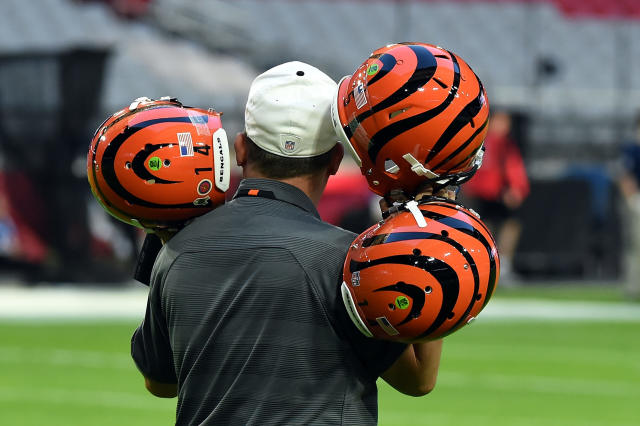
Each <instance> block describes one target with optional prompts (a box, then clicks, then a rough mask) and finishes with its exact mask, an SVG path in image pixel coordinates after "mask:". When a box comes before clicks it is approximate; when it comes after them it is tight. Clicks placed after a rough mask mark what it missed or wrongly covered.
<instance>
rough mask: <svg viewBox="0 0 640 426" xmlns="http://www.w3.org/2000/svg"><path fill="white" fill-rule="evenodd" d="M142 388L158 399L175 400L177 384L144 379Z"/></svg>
mask: <svg viewBox="0 0 640 426" xmlns="http://www.w3.org/2000/svg"><path fill="white" fill-rule="evenodd" d="M144 387H145V388H147V390H148V391H149V392H150V393H151V394H152V395H154V396H157V397H158V398H175V397H176V396H177V395H178V384H177V383H160V382H156V381H154V380H151V379H149V378H147V377H145V378H144Z"/></svg>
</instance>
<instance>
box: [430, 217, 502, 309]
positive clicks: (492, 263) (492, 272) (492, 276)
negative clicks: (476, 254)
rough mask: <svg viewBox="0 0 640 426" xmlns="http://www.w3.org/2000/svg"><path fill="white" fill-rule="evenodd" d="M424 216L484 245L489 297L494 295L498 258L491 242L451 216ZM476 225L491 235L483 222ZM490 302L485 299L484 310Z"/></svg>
mask: <svg viewBox="0 0 640 426" xmlns="http://www.w3.org/2000/svg"><path fill="white" fill-rule="evenodd" d="M442 207H448V206H444V205H443V206H442ZM422 215H423V216H424V217H427V218H429V219H433V220H435V221H437V222H440V223H442V224H445V225H448V226H451V227H452V228H455V229H457V230H458V231H460V232H462V233H464V234H467V235H469V236H470V237H473V238H475V239H476V240H478V241H480V242H481V243H482V245H483V246H484V247H485V249H486V250H487V254H488V255H489V283H488V287H487V295H491V294H493V290H494V289H495V287H496V283H497V282H498V274H497V265H496V257H495V256H494V253H493V251H492V249H491V244H490V243H489V241H487V239H486V238H485V237H484V236H483V235H482V234H481V233H480V232H478V231H477V230H475V229H473V228H472V227H469V226H468V225H467V224H466V223H465V222H462V221H460V220H457V219H454V218H452V217H449V216H445V215H441V214H438V213H435V212H430V211H423V212H422ZM476 223H477V225H478V226H481V227H482V228H484V229H485V231H486V232H487V234H489V235H491V233H490V232H489V230H488V229H487V228H486V227H485V225H484V224H483V223H482V222H480V221H479V220H478V221H477V222H476ZM488 302H489V298H488V297H487V298H485V301H484V304H483V305H482V307H483V308H484V307H485V306H486V304H487V303H488Z"/></svg>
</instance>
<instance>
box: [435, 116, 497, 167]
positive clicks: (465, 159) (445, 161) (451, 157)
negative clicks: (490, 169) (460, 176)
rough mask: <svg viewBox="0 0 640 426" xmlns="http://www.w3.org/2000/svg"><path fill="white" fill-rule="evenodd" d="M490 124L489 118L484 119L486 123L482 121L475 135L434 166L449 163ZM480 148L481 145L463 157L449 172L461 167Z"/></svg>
mask: <svg viewBox="0 0 640 426" xmlns="http://www.w3.org/2000/svg"><path fill="white" fill-rule="evenodd" d="M488 124H489V119H488V118H487V119H486V120H485V121H484V123H482V125H481V126H480V127H479V128H478V129H477V130H476V131H475V132H473V135H471V137H470V138H469V139H467V140H466V141H465V142H464V143H463V144H462V145H460V146H459V147H458V148H457V149H456V150H455V151H453V152H452V153H451V154H449V155H448V156H447V157H446V158H445V159H443V160H442V161H440V162H439V163H438V164H436V165H435V166H433V168H434V169H435V170H437V169H439V168H440V167H442V166H443V165H444V164H445V163H448V162H449V161H451V160H453V159H454V158H455V157H456V156H457V155H458V154H460V153H461V152H462V151H464V150H465V149H466V148H467V147H468V146H469V145H470V144H471V142H473V141H474V140H475V138H477V137H478V135H479V134H480V133H482V132H483V131H484V129H485V128H486V127H487V125H488ZM480 148H481V147H478V148H477V149H475V150H474V151H473V152H471V154H469V155H468V156H466V157H465V158H463V159H462V160H461V161H460V162H459V163H458V164H456V165H455V166H452V167H451V168H450V169H449V170H447V172H449V171H450V170H452V169H455V168H456V167H459V166H460V165H461V164H464V163H465V162H466V161H467V160H469V158H471V157H473V156H475V155H476V153H477V152H478V149H480Z"/></svg>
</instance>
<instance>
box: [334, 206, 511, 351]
mask: <svg viewBox="0 0 640 426" xmlns="http://www.w3.org/2000/svg"><path fill="white" fill-rule="evenodd" d="M432 200H433V201H429V202H427V203H425V204H417V203H416V202H415V201H412V202H410V204H413V205H411V208H410V209H408V210H407V209H404V211H401V212H399V213H394V214H392V215H391V216H389V217H388V218H387V219H385V220H384V221H382V222H380V223H378V224H377V225H374V226H372V227H371V228H369V229H368V230H366V231H365V232H363V233H362V234H360V235H359V236H358V238H356V240H355V241H354V242H353V244H352V245H351V247H350V249H349V252H348V254H347V259H346V261H345V264H344V274H343V279H344V282H343V284H342V297H343V301H344V303H345V306H346V308H347V311H348V312H349V315H350V317H351V319H352V320H353V322H354V324H355V325H356V326H357V327H358V329H359V330H360V331H361V332H362V333H363V334H365V335H367V336H369V337H375V338H379V339H384V340H393V341H401V342H407V343H413V342H421V341H426V340H433V339H437V338H440V337H443V336H446V335H447V334H450V333H453V332H454V331H456V330H458V329H460V328H461V327H463V326H464V325H465V324H467V323H469V322H470V321H471V320H472V319H474V318H475V317H476V316H477V315H478V314H479V313H480V311H481V310H482V309H483V308H484V307H485V306H486V304H487V302H488V301H489V299H490V298H491V296H492V294H493V291H494V290H495V288H496V285H497V283H498V277H499V275H500V261H499V257H498V251H497V248H496V244H495V241H494V239H493V236H492V235H491V233H490V232H489V230H488V229H487V228H486V226H485V225H484V224H483V223H482V222H481V221H480V219H479V218H478V217H477V216H476V215H475V214H474V213H472V212H471V211H469V210H467V209H465V208H464V207H462V206H461V205H459V204H457V203H455V202H452V201H448V200H444V199H440V198H438V199H436V198H433V199H432Z"/></svg>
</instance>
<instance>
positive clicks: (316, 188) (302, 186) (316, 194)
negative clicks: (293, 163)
mask: <svg viewBox="0 0 640 426" xmlns="http://www.w3.org/2000/svg"><path fill="white" fill-rule="evenodd" d="M244 177H245V178H256V179H271V180H277V181H278V182H283V183H287V184H289V185H292V186H295V187H296V188H298V189H299V190H301V191H302V192H304V193H305V194H306V195H307V197H309V199H310V200H311V201H312V202H313V204H314V205H315V206H316V207H317V206H318V202H319V201H320V198H321V197H322V192H323V191H324V188H325V186H326V185H327V180H328V178H325V179H323V178H322V176H317V175H316V176H314V175H305V176H296V177H292V178H285V179H274V178H272V177H269V176H264V175H262V174H261V173H257V172H255V171H252V170H246V169H245V171H244Z"/></svg>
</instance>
